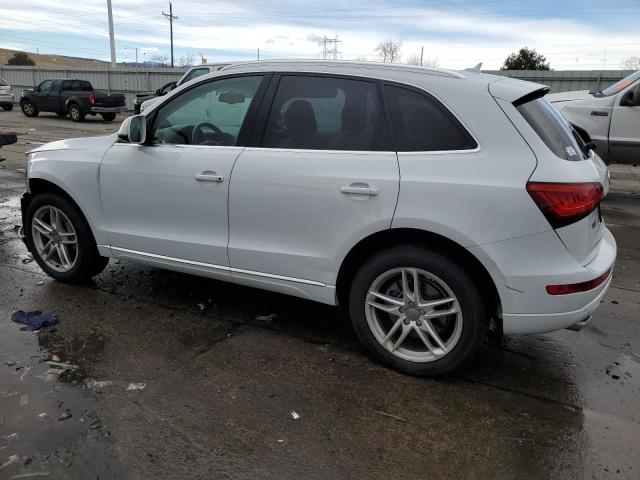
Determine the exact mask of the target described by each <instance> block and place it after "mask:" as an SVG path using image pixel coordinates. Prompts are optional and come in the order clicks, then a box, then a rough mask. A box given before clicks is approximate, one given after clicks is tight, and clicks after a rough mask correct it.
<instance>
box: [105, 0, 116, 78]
mask: <svg viewBox="0 0 640 480" xmlns="http://www.w3.org/2000/svg"><path fill="white" fill-rule="evenodd" d="M107 14H108V15H109V43H110V44H111V68H116V39H115V38H114V36H113V13H112V12H111V0H107Z"/></svg>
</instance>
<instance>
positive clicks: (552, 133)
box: [516, 98, 585, 160]
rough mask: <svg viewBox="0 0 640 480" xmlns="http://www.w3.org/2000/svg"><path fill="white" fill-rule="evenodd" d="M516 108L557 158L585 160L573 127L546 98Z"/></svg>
mask: <svg viewBox="0 0 640 480" xmlns="http://www.w3.org/2000/svg"><path fill="white" fill-rule="evenodd" d="M516 108H517V109H518V111H519V112H520V114H522V116H523V117H524V119H525V120H526V121H527V123H528V124H529V125H531V128H533V129H534V130H535V132H536V133H537V134H538V136H539V137H540V139H541V140H542V141H543V142H544V143H545V145H547V147H549V150H551V151H552V152H553V153H554V154H555V155H556V156H558V157H560V158H564V159H566V160H583V159H584V158H585V154H584V153H583V148H582V146H581V145H580V144H579V143H578V140H577V139H576V135H574V132H573V129H572V128H571V125H570V124H569V122H567V121H566V120H565V119H564V117H563V116H562V115H561V114H560V112H558V110H557V109H556V108H555V107H554V106H553V105H551V103H550V102H549V101H548V100H547V99H546V98H536V99H535V100H531V101H529V102H526V103H523V104H521V105H517V106H516Z"/></svg>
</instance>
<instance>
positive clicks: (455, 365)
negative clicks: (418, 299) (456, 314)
mask: <svg viewBox="0 0 640 480" xmlns="http://www.w3.org/2000/svg"><path fill="white" fill-rule="evenodd" d="M400 267H413V268H419V269H422V270H425V271H427V272H430V273H432V274H433V275H436V276H437V277H438V278H439V279H441V280H442V281H444V282H445V283H446V284H447V286H448V287H449V288H450V289H451V291H452V292H453V294H454V295H455V297H457V299H458V303H459V305H460V309H461V311H462V319H463V320H462V330H461V333H460V337H459V340H458V341H457V343H456V344H455V346H453V348H452V350H451V351H450V352H448V353H447V354H446V355H444V356H443V357H442V358H439V359H435V360H432V361H429V362H417V361H410V360H406V359H403V358H399V357H398V356H396V355H395V354H393V353H391V352H390V351H389V350H387V349H386V348H385V347H383V345H382V344H381V343H380V342H379V341H378V340H377V339H376V337H375V335H374V333H373V332H372V331H371V328H370V327H369V324H368V322H367V318H366V314H365V301H366V299H367V292H368V291H369V288H370V286H371V285H372V283H373V282H374V280H375V279H376V278H378V277H379V276H380V275H382V274H383V273H384V272H387V271H389V270H392V269H395V268H400ZM349 313H350V316H351V321H352V324H353V328H354V329H355V332H356V334H357V336H358V338H359V339H360V341H361V342H362V343H363V344H364V345H365V346H366V347H367V349H368V350H369V351H370V352H371V353H372V354H373V355H374V356H375V357H376V358H378V359H379V360H380V361H382V362H383V363H385V364H387V365H390V366H391V367H393V368H395V369H396V370H399V371H401V372H404V373H408V374H411V375H431V376H435V375H442V374H446V373H449V372H452V371H453V370H456V369H459V368H460V367H462V366H463V365H464V364H466V363H467V362H469V361H470V360H471V359H472V358H473V357H474V356H475V355H476V353H477V352H478V350H479V349H480V347H481V346H482V344H483V342H484V339H485V336H486V333H487V329H488V324H489V318H488V315H487V310H486V306H485V304H484V302H483V301H482V295H481V293H480V290H479V288H478V286H477V284H476V282H475V281H474V280H473V277H472V276H471V275H469V273H468V272H467V271H466V270H465V269H464V268H463V267H462V266H460V265H459V264H458V263H456V262H455V261H453V260H452V259H450V258H448V257H447V256H445V255H444V254H442V253H439V252H437V251H433V250H429V249H426V248H423V247H420V246H415V245H403V246H399V247H395V248H390V249H387V250H383V251H381V252H379V253H378V254H376V255H374V256H373V257H371V258H370V259H369V260H368V261H367V262H366V263H365V264H364V265H362V267H361V268H360V269H359V270H358V272H357V273H356V275H355V277H354V279H353V282H352V284H351V289H350V293H349Z"/></svg>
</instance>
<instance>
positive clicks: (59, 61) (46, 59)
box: [0, 48, 109, 67]
mask: <svg viewBox="0 0 640 480" xmlns="http://www.w3.org/2000/svg"><path fill="white" fill-rule="evenodd" d="M15 52H16V50H7V49H5V48H0V65H6V64H7V61H8V60H9V59H10V58H11V57H13V54H14V53H15ZM27 53H28V54H29V56H30V57H31V58H32V59H33V61H34V62H36V67H104V66H105V65H108V64H109V62H104V61H102V60H95V59H93V58H80V57H67V56H64V55H44V54H38V53H33V52H27Z"/></svg>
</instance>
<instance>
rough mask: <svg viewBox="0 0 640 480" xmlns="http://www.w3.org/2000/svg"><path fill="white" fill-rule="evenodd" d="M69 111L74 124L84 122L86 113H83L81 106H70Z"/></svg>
mask: <svg viewBox="0 0 640 480" xmlns="http://www.w3.org/2000/svg"><path fill="white" fill-rule="evenodd" d="M68 110H69V116H70V117H71V120H73V121H74V122H84V117H85V116H86V113H84V112H83V111H82V109H81V108H80V105H78V104H77V103H72V104H71V105H69V108H68Z"/></svg>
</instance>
